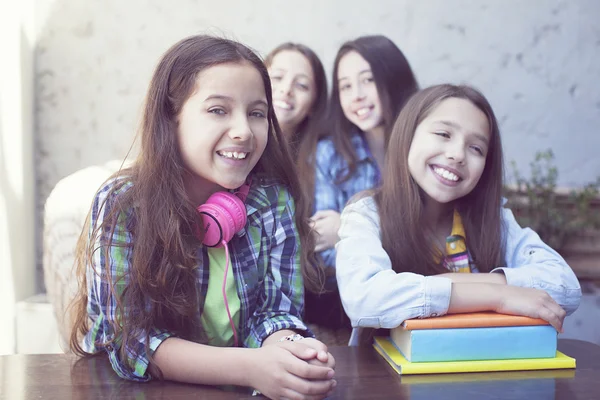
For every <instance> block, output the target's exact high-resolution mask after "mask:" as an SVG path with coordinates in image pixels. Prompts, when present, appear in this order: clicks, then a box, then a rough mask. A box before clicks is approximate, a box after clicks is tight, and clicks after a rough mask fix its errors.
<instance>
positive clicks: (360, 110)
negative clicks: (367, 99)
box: [356, 107, 369, 117]
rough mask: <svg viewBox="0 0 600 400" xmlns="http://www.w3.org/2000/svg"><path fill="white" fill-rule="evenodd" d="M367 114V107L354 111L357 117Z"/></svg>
mask: <svg viewBox="0 0 600 400" xmlns="http://www.w3.org/2000/svg"><path fill="white" fill-rule="evenodd" d="M368 112H369V107H364V108H359V109H358V110H356V115H358V116H359V117H362V116H363V115H365V114H366V113H368Z"/></svg>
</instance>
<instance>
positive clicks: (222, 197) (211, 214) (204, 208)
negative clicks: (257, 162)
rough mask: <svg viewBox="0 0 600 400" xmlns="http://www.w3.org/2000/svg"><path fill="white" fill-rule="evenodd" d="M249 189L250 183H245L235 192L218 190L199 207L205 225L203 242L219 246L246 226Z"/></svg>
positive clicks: (210, 245)
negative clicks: (246, 203)
mask: <svg viewBox="0 0 600 400" xmlns="http://www.w3.org/2000/svg"><path fill="white" fill-rule="evenodd" d="M249 191H250V185H248V184H244V185H242V186H241V187H240V188H239V190H238V191H237V192H236V193H235V194H231V193H229V192H216V193H213V194H212V195H211V196H210V197H209V198H208V200H206V203H204V204H202V205H200V206H199V207H198V212H199V213H200V214H201V215H202V225H203V227H204V239H203V240H202V244H204V245H205V246H208V247H217V246H219V245H222V244H223V242H225V244H226V243H229V241H230V240H231V239H232V238H233V235H235V234H236V233H237V232H239V231H240V230H242V229H243V228H244V226H246V206H245V205H244V201H246V197H247V196H248V192H249Z"/></svg>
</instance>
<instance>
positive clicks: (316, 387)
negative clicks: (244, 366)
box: [248, 339, 336, 399]
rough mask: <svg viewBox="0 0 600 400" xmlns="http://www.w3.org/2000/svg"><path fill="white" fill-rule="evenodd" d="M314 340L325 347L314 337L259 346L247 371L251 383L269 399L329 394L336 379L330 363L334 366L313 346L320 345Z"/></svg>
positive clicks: (317, 397)
mask: <svg viewBox="0 0 600 400" xmlns="http://www.w3.org/2000/svg"><path fill="white" fill-rule="evenodd" d="M305 341H306V342H305ZM314 342H317V343H319V344H320V345H322V346H325V345H324V344H322V343H321V342H319V341H318V340H316V339H302V340H300V341H296V342H291V341H284V342H277V343H273V344H271V345H268V346H263V347H261V348H260V349H258V351H257V354H258V357H256V363H255V368H252V369H251V370H250V371H248V373H249V375H250V377H249V379H250V382H251V386H252V387H254V388H255V389H257V390H259V391H260V392H261V393H262V394H263V395H264V396H266V397H268V398H270V399H280V398H287V399H296V398H309V399H323V398H325V397H327V396H328V395H330V394H331V391H332V390H333V388H334V387H335V385H336V381H335V380H334V379H333V376H334V374H335V373H334V370H333V368H332V367H330V366H329V364H330V363H332V365H333V366H335V360H334V359H333V356H331V354H329V353H327V352H325V354H323V353H322V349H321V350H319V349H315V348H314V347H313V345H314V346H316V347H320V346H317V344H316V343H314ZM325 348H326V347H325ZM325 357H326V358H325ZM321 360H325V361H324V362H323V361H321Z"/></svg>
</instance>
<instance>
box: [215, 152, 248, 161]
mask: <svg viewBox="0 0 600 400" xmlns="http://www.w3.org/2000/svg"><path fill="white" fill-rule="evenodd" d="M217 153H218V154H219V155H220V156H222V157H225V158H232V159H236V160H243V159H244V158H246V157H247V156H248V153H242V152H238V151H219V152H217Z"/></svg>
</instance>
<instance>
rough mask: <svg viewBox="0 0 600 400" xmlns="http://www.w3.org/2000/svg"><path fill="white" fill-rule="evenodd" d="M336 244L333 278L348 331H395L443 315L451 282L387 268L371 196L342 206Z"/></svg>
mask: <svg viewBox="0 0 600 400" xmlns="http://www.w3.org/2000/svg"><path fill="white" fill-rule="evenodd" d="M339 236H340V241H339V242H338V243H337V245H336V250H337V258H336V276H337V281H338V287H339V290H340V296H341V299H342V304H343V305H344V309H345V310H346V313H347V314H348V316H349V317H350V320H351V323H352V326H353V327H371V328H395V327H397V326H399V325H400V324H401V323H402V322H403V321H404V320H406V319H409V318H424V317H430V316H437V315H443V314H446V313H447V311H448V306H449V304H450V294H451V280H450V279H448V278H444V277H436V276H427V277H426V276H423V275H419V274H414V273H409V272H403V273H396V272H395V271H394V270H393V269H392V264H391V260H390V258H389V256H388V254H387V253H386V251H385V250H384V249H383V246H382V243H381V237H380V227H379V216H378V213H377V208H376V204H375V201H374V200H373V198H371V197H368V198H363V199H361V200H358V201H357V202H355V203H353V204H350V205H348V206H347V207H346V208H345V209H344V211H343V213H342V218H341V227H340V231H339Z"/></svg>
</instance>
